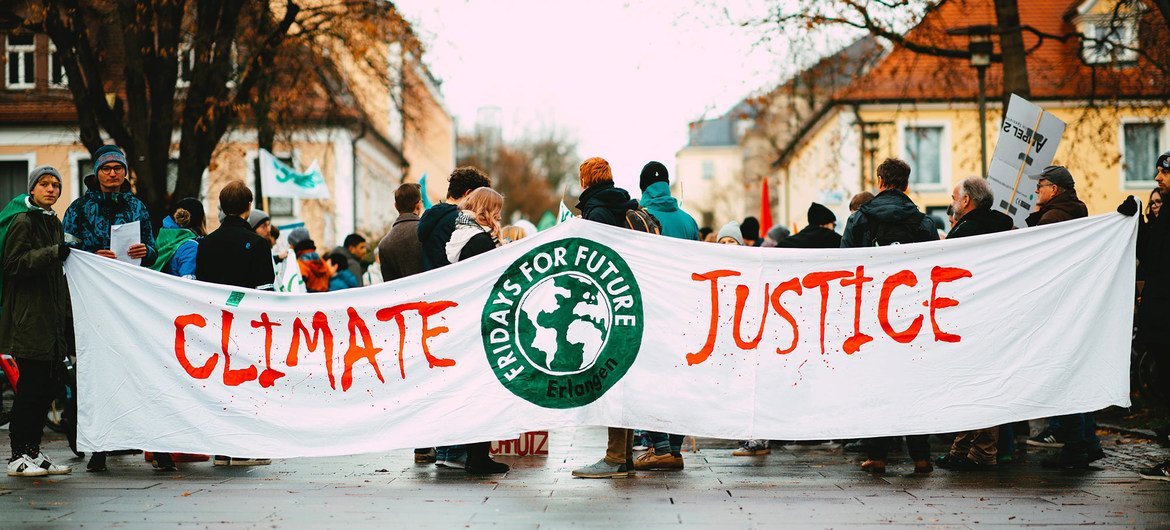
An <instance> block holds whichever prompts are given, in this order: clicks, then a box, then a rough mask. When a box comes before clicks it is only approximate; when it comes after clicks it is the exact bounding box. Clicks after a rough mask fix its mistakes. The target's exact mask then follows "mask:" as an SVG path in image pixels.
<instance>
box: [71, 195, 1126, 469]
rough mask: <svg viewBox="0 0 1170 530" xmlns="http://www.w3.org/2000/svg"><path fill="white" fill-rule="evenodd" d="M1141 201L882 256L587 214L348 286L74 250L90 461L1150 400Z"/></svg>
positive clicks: (769, 427) (1048, 412)
mask: <svg viewBox="0 0 1170 530" xmlns="http://www.w3.org/2000/svg"><path fill="white" fill-rule="evenodd" d="M1136 231H1137V223H1136V217H1133V218H1130V217H1123V216H1121V215H1119V214H1109V215H1103V216H1098V217H1093V218H1089V219H1083V220H1077V221H1070V222H1065V223H1058V224H1054V225H1049V226H1043V227H1038V228H1030V229H1024V230H1015V231H1011V232H1007V233H1000V234H994V235H989V236H983V237H975V238H964V239H955V240H949V241H939V242H931V243H923V244H915V245H900V246H897V247H882V248H863V249H828V250H825V249H819V250H801V249H765V248H744V247H729V246H726V245H714V244H706V243H699V242H691V241H681V240H677V239H670V238H666V237H661V236H654V235H650V234H644V233H640V232H634V231H631V230H624V229H619V228H612V227H608V226H602V225H599V224H596V223H591V222H587V221H582V220H579V219H570V220H569V221H567V222H565V223H563V224H561V225H558V226H557V227H556V228H554V229H552V230H548V231H545V232H541V233H539V234H538V235H536V236H533V237H529V238H525V239H524V240H521V241H519V242H517V243H513V244H510V245H507V246H505V247H503V248H501V249H498V250H493V251H492V252H489V253H487V254H484V255H481V256H478V257H475V258H473V259H470V260H467V261H465V262H460V263H457V264H455V265H451V266H449V267H444V268H442V269H438V270H435V271H431V272H427V273H423V274H419V275H415V276H410V277H407V278H404V279H402V280H398V281H394V282H390V283H385V284H380V285H376V286H372V287H365V288H361V289H347V290H344V291H339V292H336V293H328V294H300V295H297V294H288V293H266V292H259V291H252V290H237V289H230V288H225V287H222V286H218V285H212V284H205V283H200V282H193V281H185V280H181V279H177V278H174V277H171V276H168V275H164V274H158V273H155V272H153V271H150V270H147V269H145V268H141V267H133V266H130V265H127V264H124V263H120V262H117V261H114V260H109V259H103V258H100V257H97V256H93V255H89V254H85V253H81V252H75V253H74V254H72V256H71V257H70V259H69V260H68V261H67V262H66V270H67V274H68V276H69V286H70V292H71V294H72V297H73V305H74V315H75V329H76V334H77V341H78V363H79V365H78V395H79V397H80V432H79V434H78V445H79V446H80V449H81V450H83V451H94V450H111V449H119V448H141V449H147V450H154V451H176V452H188V453H210V454H229V455H244V456H264V457H296V456H324V455H342V454H356V453H364V452H373V451H383V450H388V449H394V448H409V447H428V446H434V445H437V444H452V443H462V442H473V441H484V440H499V439H509V438H515V437H516V436H517V435H519V433H522V432H526V431H535V430H545V429H556V428H562V427H569V426H578V425H608V426H624V427H638V428H645V429H653V430H660V431H666V432H674V433H685V434H694V435H699V436H711V437H719V438H731V439H746V438H771V439H830V438H847V437H871V436H879V435H890V434H916V433H937V432H954V431H960V430H965V429H971V428H980V427H988V426H993V425H999V424H1003V423H1007V422H1011V421H1016V420H1022V419H1029V418H1042V417H1048V416H1054V415H1059V414H1067V413H1073V412H1085V411H1092V410H1098V409H1101V408H1104V407H1106V406H1109V405H1119V406H1128V405H1129V352H1130V345H1129V343H1130V333H1131V330H1132V314H1133V285H1134V248H1135V239H1136Z"/></svg>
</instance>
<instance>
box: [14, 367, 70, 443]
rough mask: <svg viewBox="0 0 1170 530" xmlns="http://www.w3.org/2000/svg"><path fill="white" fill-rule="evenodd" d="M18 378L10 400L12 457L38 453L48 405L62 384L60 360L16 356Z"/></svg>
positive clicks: (46, 418) (47, 413)
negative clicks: (39, 359)
mask: <svg viewBox="0 0 1170 530" xmlns="http://www.w3.org/2000/svg"><path fill="white" fill-rule="evenodd" d="M16 367H17V369H18V370H20V379H19V380H17V382H16V397H14V398H13V400H12V416H11V423H9V425H8V438H9V441H10V443H11V445H12V458H17V457H19V456H20V455H24V454H27V455H30V456H35V455H37V454H39V453H40V452H41V435H42V434H43V433H44V430H45V422H46V421H47V420H48V415H49V405H50V404H52V403H53V398H54V397H55V396H56V393H57V389H58V387H59V386H60V385H61V384H62V381H61V375H62V374H61V372H62V370H63V366H61V362H60V361H34V360H32V359H21V358H17V359H16Z"/></svg>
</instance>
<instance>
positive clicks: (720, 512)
mask: <svg viewBox="0 0 1170 530" xmlns="http://www.w3.org/2000/svg"><path fill="white" fill-rule="evenodd" d="M1104 442H1105V444H1106V451H1107V453H1108V454H1109V456H1108V457H1107V458H1106V459H1104V460H1102V461H1100V462H1098V463H1097V469H1098V470H1096V471H1090V472H1060V471H1048V470H1042V469H1040V467H1039V464H1038V461H1039V460H1040V458H1041V457H1042V456H1043V455H1044V453H1043V452H1040V451H1035V450H1033V452H1032V453H1030V454H1029V455H1027V456H1026V457H1025V458H1024V459H1023V460H1022V461H1020V462H1017V463H1015V464H1012V465H1009V466H1004V467H1003V468H1002V469H1000V470H998V471H994V472H985V473H968V474H958V473H951V472H948V471H945V470H937V471H935V472H934V473H933V474H932V475H930V476H926V477H915V476H905V475H904V474H905V473H908V472H909V471H910V470H911V469H912V467H913V466H912V464H910V463H909V462H907V461H905V459H904V458H903V460H901V461H899V460H896V459H895V460H892V464H891V467H890V472H889V473H888V474H887V475H886V476H884V477H871V476H869V475H866V474H864V473H862V472H860V471H858V469H857V465H856V463H855V462H854V460H855V456H854V455H851V454H844V453H842V452H841V451H840V450H839V449H838V450H835V451H830V450H824V449H803V448H802V449H791V450H790V449H774V450H773V452H772V454H771V455H768V456H765V457H755V458H743V457H732V456H731V454H730V453H731V450H730V448H731V447H732V445H731V444H729V443H727V442H726V441H719V440H701V441H700V451H699V452H698V453H697V454H692V453H684V458H685V459H686V469H685V470H683V471H678V472H643V473H639V474H638V476H637V477H636V478H632V479H619V480H584V479H574V478H572V477H571V476H570V474H569V472H570V471H571V470H572V469H574V468H576V467H578V466H581V465H586V464H590V463H593V462H594V461H596V460H597V459H598V458H600V456H601V454H602V453H603V452H604V443H605V432H604V430H603V429H599V428H584V429H577V430H567V431H557V432H554V433H552V436H551V450H550V454H551V455H552V456H551V457H549V458H547V459H546V458H532V457H528V458H511V459H509V458H504V459H502V460H504V461H506V462H508V463H510V464H512V465H513V470H512V471H511V472H509V473H508V474H507V475H504V476H498V477H491V478H472V477H469V476H467V475H466V474H465V473H464V472H463V471H459V470H447V469H437V468H435V467H434V466H433V465H415V464H414V463H413V455H412V453H411V451H409V450H405V451H394V452H390V453H384V454H375V455H362V456H351V457H338V458H312V459H296V460H284V461H276V462H274V463H273V464H272V465H271V466H265V467H256V468H214V467H213V466H212V465H211V464H210V463H209V462H208V463H196V464H180V471H179V472H178V473H173V474H163V473H158V472H156V471H154V470H153V469H152V468H150V466H149V465H147V464H145V463H144V462H143V459H142V456H141V455H138V456H125V457H111V459H110V464H109V467H110V471H109V473H105V474H94V473H86V472H85V471H84V467H85V466H84V462H82V461H80V460H75V461H72V462H69V463H71V464H72V465H73V466H74V467H75V472H74V473H73V474H72V475H66V476H61V477H51V478H47V479H17V478H12V477H5V480H4V481H2V482H0V507H2V508H0V528H16V527H26V526H36V527H81V526H84V527H85V528H105V527H113V528H159V527H162V526H174V525H178V524H186V525H196V526H214V527H216V528H223V527H243V528H284V527H315V528H343V527H348V528H364V527H374V526H380V527H385V526H401V527H408V528H563V527H570V526H573V527H597V528H637V529H639V530H649V529H655V528H677V527H681V526H685V527H699V528H749V527H777V526H789V527H794V528H797V527H832V528H841V527H862V526H873V525H885V526H929V527H932V528H974V527H979V528H985V527H995V526H1003V527H1021V526H1025V525H1027V526H1036V525H1042V526H1043V525H1051V526H1059V527H1066V526H1072V525H1085V524H1094V525H1108V526H1127V527H1132V526H1145V527H1157V526H1161V527H1166V526H1170V483H1166V482H1157V481H1149V480H1139V479H1138V477H1137V475H1136V473H1134V472H1133V468H1134V466H1138V465H1145V464H1147V463H1148V460H1150V459H1153V458H1165V457H1166V456H1167V454H1168V453H1167V451H1166V450H1165V449H1162V448H1159V447H1157V446H1155V445H1152V444H1149V443H1142V442H1140V441H1137V440H1130V439H1122V438H1119V437H1117V436H1110V437H1107V438H1106V439H1105V440H1104ZM1119 442H1121V443H1119ZM46 449H47V451H48V453H49V454H50V455H51V456H56V457H57V459H58V460H60V461H65V460H67V459H66V458H65V457H64V455H65V454H67V453H68V448H67V447H65V445H64V443H63V442H61V441H60V440H56V441H52V442H50V443H49V444H47V447H46ZM935 449H936V450H942V447H941V446H939V445H936V447H935Z"/></svg>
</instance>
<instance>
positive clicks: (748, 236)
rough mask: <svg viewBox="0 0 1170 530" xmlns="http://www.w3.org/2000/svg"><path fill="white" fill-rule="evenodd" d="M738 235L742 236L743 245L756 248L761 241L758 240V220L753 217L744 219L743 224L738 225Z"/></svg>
mask: <svg viewBox="0 0 1170 530" xmlns="http://www.w3.org/2000/svg"><path fill="white" fill-rule="evenodd" d="M739 230H740V233H741V234H743V244H744V246H747V247H758V246H760V244H761V243H763V241H761V240H760V220H759V219H756V218H755V217H751V216H748V217H745V218H744V219H743V222H742V223H740V224H739Z"/></svg>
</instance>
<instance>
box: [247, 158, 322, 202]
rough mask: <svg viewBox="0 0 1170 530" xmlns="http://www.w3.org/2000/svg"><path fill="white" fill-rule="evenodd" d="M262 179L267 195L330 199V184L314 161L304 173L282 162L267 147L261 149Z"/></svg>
mask: <svg viewBox="0 0 1170 530" xmlns="http://www.w3.org/2000/svg"><path fill="white" fill-rule="evenodd" d="M260 179H261V182H262V183H263V187H264V195H265V196H266V197H291V198H299V199H328V198H329V197H330V195H329V186H327V185H325V176H324V175H322V174H321V168H319V167H317V162H316V161H314V162H313V163H312V164H310V165H309V169H307V170H305V172H304V173H297V171H296V170H295V169H293V168H291V167H289V166H287V165H285V163H284V162H281V161H280V160H279V159H278V158H276V157H275V156H273V155H272V153H269V152H268V151H267V150H265V149H261V150H260Z"/></svg>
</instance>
